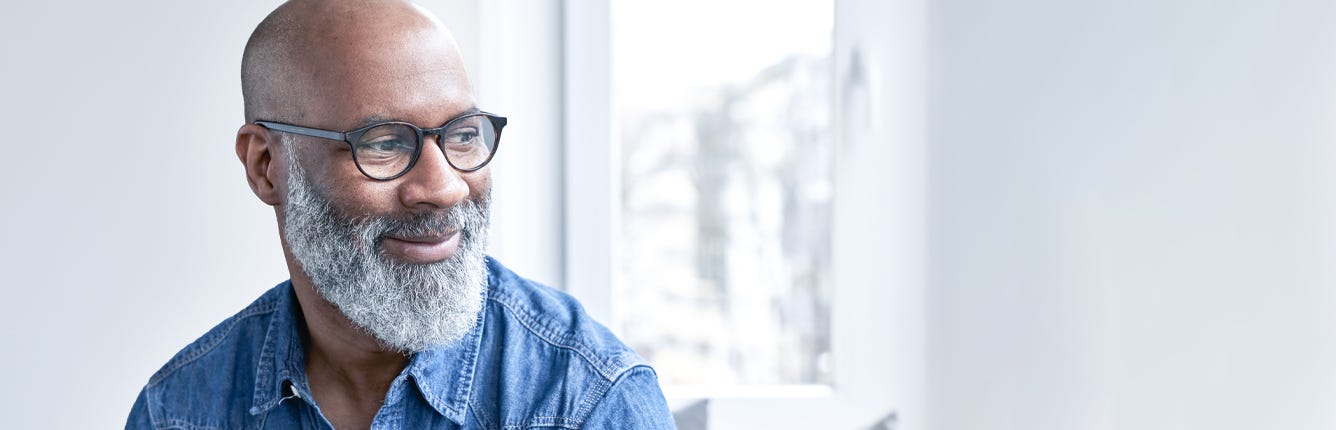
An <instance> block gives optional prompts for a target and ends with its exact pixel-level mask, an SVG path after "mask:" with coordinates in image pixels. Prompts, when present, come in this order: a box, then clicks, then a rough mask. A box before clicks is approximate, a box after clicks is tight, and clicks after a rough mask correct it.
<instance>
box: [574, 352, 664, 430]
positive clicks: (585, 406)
mask: <svg viewBox="0 0 1336 430" xmlns="http://www.w3.org/2000/svg"><path fill="white" fill-rule="evenodd" d="M644 369H647V370H648V371H649V372H650V373H653V372H654V369H653V368H651V367H649V366H646V365H637V366H634V367H632V368H630V369H627V370H626V371H625V372H622V373H621V374H620V375H617V379H615V380H613V381H612V382H609V383H608V384H606V385H602V384H600V386H599V387H598V388H597V389H595V390H594V393H597V394H594V393H590V395H588V396H585V400H584V401H583V402H581V405H580V410H579V412H578V413H577V415H576V416H578V417H580V428H583V427H584V424H585V420H588V419H589V416H590V415H593V413H594V408H595V407H597V406H598V405H599V404H600V403H602V402H603V400H604V399H606V398H608V391H610V390H611V389H612V387H613V386H615V385H617V383H618V382H621V381H624V380H626V378H630V377H631V376H633V375H634V374H635V373H636V372H639V371H641V370H644ZM590 400H593V401H592V402H591V401H590ZM577 430H578V429H577Z"/></svg>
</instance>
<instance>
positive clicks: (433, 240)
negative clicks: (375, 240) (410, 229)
mask: <svg viewBox="0 0 1336 430" xmlns="http://www.w3.org/2000/svg"><path fill="white" fill-rule="evenodd" d="M381 247H382V248H383V249H384V251H385V252H386V253H389V254H391V255H393V256H395V257H397V258H398V259H399V260H403V261H404V262H408V263H416V264H427V263H435V262H437V261H441V260H445V259H447V258H450V257H451V256H453V255H455V251H457V250H459V231H458V230H454V231H450V232H447V233H446V234H444V235H439V236H385V240H383V241H381Z"/></svg>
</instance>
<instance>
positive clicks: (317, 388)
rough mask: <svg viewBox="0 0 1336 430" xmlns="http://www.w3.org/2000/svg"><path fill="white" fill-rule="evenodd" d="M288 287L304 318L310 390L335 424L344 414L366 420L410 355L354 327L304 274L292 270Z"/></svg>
mask: <svg viewBox="0 0 1336 430" xmlns="http://www.w3.org/2000/svg"><path fill="white" fill-rule="evenodd" d="M303 275H304V274H303ZM292 288H293V290H294V291H295V292H296V294H297V301H298V303H299V304H300V306H301V310H302V317H303V319H304V320H305V323H306V324H305V325H306V330H305V331H306V333H305V334H306V336H304V337H303V341H302V347H303V349H304V350H305V351H304V352H305V356H306V363H305V365H306V375H307V380H308V382H309V384H310V386H311V394H312V396H314V397H315V400H316V401H317V403H318V404H320V405H321V409H322V410H324V411H325V414H326V416H327V418H329V419H330V420H331V421H332V422H334V424H338V422H337V421H345V422H346V421H347V420H349V419H351V420H352V421H356V422H366V423H367V424H369V423H370V421H369V420H370V418H371V417H374V416H375V412H376V411H377V410H378V409H379V406H380V404H381V403H382V402H383V401H384V399H385V393H386V391H388V390H389V388H390V384H391V383H392V382H393V381H394V378H395V377H397V376H398V375H399V374H400V373H401V372H403V370H404V368H405V367H407V366H408V362H409V358H408V357H407V356H405V355H404V354H403V353H400V352H398V351H388V350H385V349H384V348H383V347H381V345H380V343H379V342H377V341H376V339H375V338H373V337H371V336H370V335H368V334H366V333H365V332H363V331H362V330H360V329H358V328H357V327H356V326H355V325H353V323H352V321H350V320H348V318H347V317H346V316H344V315H343V313H342V312H341V311H339V309H338V308H337V307H335V306H334V305H333V304H330V303H329V302H327V301H325V299H324V297H321V296H320V294H319V293H317V292H316V291H315V289H314V286H313V285H312V284H311V281H310V280H309V279H306V277H305V276H301V275H298V274H294V276H293V277H292ZM339 415H348V416H345V417H343V418H342V419H340V418H339V417H338V416H339ZM336 427H338V426H336ZM356 427H361V426H360V425H357V426H356Z"/></svg>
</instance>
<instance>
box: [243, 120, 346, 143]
mask: <svg viewBox="0 0 1336 430" xmlns="http://www.w3.org/2000/svg"><path fill="white" fill-rule="evenodd" d="M255 123H256V124H258V125H261V126H264V127H265V128H268V129H272V130H278V131H285V132H288V133H296V134H301V135H306V136H312V137H320V138H325V139H330V140H345V137H344V135H343V133H340V132H337V131H329V130H321V129H318V128H310V127H302V126H300V125H292V124H284V123H281V122H269V121H255Z"/></svg>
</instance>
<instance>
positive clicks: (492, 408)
mask: <svg viewBox="0 0 1336 430" xmlns="http://www.w3.org/2000/svg"><path fill="white" fill-rule="evenodd" d="M242 93H243V96H244V98H245V109H246V112H245V114H246V124H245V125H243V126H242V127H241V129H240V130H238V131H237V137H236V153H237V157H238V158H240V159H241V163H242V165H243V166H244V167H245V173H246V179H247V181H248V183H249V184H250V187H251V189H252V190H253V191H254V192H255V195H256V196H257V197H259V198H260V200H261V201H263V202H264V203H266V204H269V205H270V206H273V207H274V212H275V215H276V217H277V219H278V225H279V230H280V233H281V236H282V239H283V240H282V242H283V251H284V255H285V256H286V258H287V264H288V271H289V273H290V275H291V280H290V281H287V282H284V283H281V284H279V285H278V286H277V287H274V288H273V289H272V290H270V291H269V292H267V293H265V294H264V295H263V296H262V297H260V298H259V299H258V300H256V301H255V302H254V303H253V304H251V305H250V306H249V307H247V308H245V309H243V310H242V311H241V312H239V313H237V314H236V315H235V316H233V317H231V318H229V319H228V320H226V321H224V322H223V323H222V324H219V325H218V326H217V327H215V328H214V329H213V330H211V331H209V332H208V333H207V334H205V335H204V336H203V337H201V338H200V339H199V340H197V341H195V342H194V343H192V344H191V345H189V346H187V347H186V348H185V349H183V350H182V351H181V352H180V353H178V354H177V355H176V356H175V357H173V358H172V359H171V360H170V361H168V363H167V364H166V365H164V366H163V367H162V369H161V370H159V371H158V372H157V373H156V374H154V375H153V376H152V377H151V378H150V379H149V381H148V384H147V385H146V386H145V387H144V389H143V391H142V392H141V393H140V395H139V398H138V400H137V401H136V402H135V405H134V408H133V410H132V411H131V413H130V417H129V422H128V423H127V425H126V427H127V428H155V429H157V428H183V429H184V428H188V429H205V428H208V429H214V428H217V429H252V428H331V427H332V428H337V429H365V428H410V429H418V428H464V429H502V428H506V429H512V428H514V429H521V428H522V429H532V428H563V429H581V428H598V429H604V428H671V427H672V426H673V423H672V421H671V418H670V416H669V412H668V409H667V405H666V402H665V401H664V398H663V394H662V392H661V391H660V389H659V386H658V382H657V379H656V376H655V374H654V372H653V370H651V369H650V367H649V366H648V365H647V364H646V363H645V362H644V360H642V359H641V358H640V357H639V356H637V355H636V354H635V353H634V352H632V351H631V350H630V349H628V348H627V347H626V346H625V345H623V344H622V343H621V342H620V341H618V340H617V339H616V338H615V337H613V336H612V334H611V333H609V332H608V331H607V330H606V329H605V328H603V327H602V326H600V325H598V324H597V323H595V322H593V321H591V320H590V319H589V317H588V316H586V315H585V314H584V312H583V310H582V308H581V307H580V305H579V304H578V303H577V302H576V301H575V300H574V299H573V298H571V297H570V296H567V295H565V294H563V293H561V292H558V291H555V290H553V289H551V288H548V287H545V286H541V285H538V284H535V283H533V282H531V281H528V280H525V279H523V278H520V277H519V276H517V275H515V274H514V273H512V272H510V271H509V270H507V269H506V268H505V267H502V266H501V265H500V264H499V263H497V262H496V261H495V260H492V259H490V258H488V257H485V256H484V254H483V250H484V248H485V244H486V233H487V228H488V201H489V195H490V191H491V178H490V173H489V170H488V168H487V164H488V163H489V162H490V161H491V160H492V157H493V156H494V155H495V152H496V149H497V147H498V144H499V139H500V135H501V131H502V128H503V127H504V126H505V124H506V119H505V118H502V117H500V116H497V115H494V114H490V113H486V112H483V111H481V110H479V109H478V106H477V105H476V103H475V101H474V98H473V95H472V92H471V91H470V84H469V80H468V77H467V76H466V75H465V72H464V66H463V64H462V60H461V58H460V55H459V52H458V49H457V48H456V46H455V43H454V40H453V38H452V37H451V35H450V34H449V32H448V31H447V30H446V29H445V28H444V27H443V26H442V24H441V23H440V22H439V21H438V20H436V19H435V18H434V17H433V16H431V15H430V14H429V13H427V12H425V11H423V10H421V9H420V8H417V7H415V6H413V5H410V4H407V3H402V2H399V1H393V0H379V1H315V0H312V1H306V0H295V1H292V2H289V3H286V4H283V5H282V6H280V7H279V8H278V9H276V10H275V11H274V12H273V13H271V14H270V15H269V16H268V17H267V18H265V19H264V21H263V22H261V23H260V25H259V26H258V27H257V28H256V29H255V32H254V33H253V34H252V35H251V38H250V41H249V42H248V43H247V45H246V51H245V54H244V56H243V59H242Z"/></svg>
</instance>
